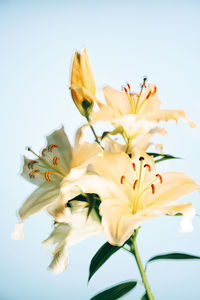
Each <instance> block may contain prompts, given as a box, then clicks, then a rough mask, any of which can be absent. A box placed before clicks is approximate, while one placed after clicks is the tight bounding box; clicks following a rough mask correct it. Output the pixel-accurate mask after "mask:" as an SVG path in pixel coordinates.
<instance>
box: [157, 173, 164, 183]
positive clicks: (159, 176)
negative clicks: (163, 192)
mask: <svg viewBox="0 0 200 300" xmlns="http://www.w3.org/2000/svg"><path fill="white" fill-rule="evenodd" d="M156 177H158V178H159V179H160V183H163V178H162V176H161V175H160V174H156Z"/></svg>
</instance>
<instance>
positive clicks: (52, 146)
mask: <svg viewBox="0 0 200 300" xmlns="http://www.w3.org/2000/svg"><path fill="white" fill-rule="evenodd" d="M54 148H58V145H56V144H51V145H49V146H48V151H49V152H52V151H53V149H54Z"/></svg>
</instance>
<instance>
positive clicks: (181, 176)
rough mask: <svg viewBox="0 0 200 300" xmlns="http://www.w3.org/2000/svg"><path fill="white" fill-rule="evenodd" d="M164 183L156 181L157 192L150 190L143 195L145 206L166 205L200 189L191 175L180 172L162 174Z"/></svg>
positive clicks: (142, 203)
mask: <svg viewBox="0 0 200 300" xmlns="http://www.w3.org/2000/svg"><path fill="white" fill-rule="evenodd" d="M161 175H162V180H163V183H162V184H160V183H159V181H158V180H157V182H155V194H154V195H153V194H152V193H151V191H150V190H148V191H146V192H145V193H146V194H145V193H144V194H143V195H142V197H141V200H140V202H141V205H142V206H143V207H151V208H152V209H153V208H154V206H155V207H156V206H164V205H167V204H169V203H172V202H174V201H176V200H178V199H179V198H182V197H184V196H186V195H188V194H190V193H192V192H195V191H197V190H199V189H200V185H199V184H197V183H196V182H195V181H194V180H193V179H192V178H191V177H190V176H189V175H187V174H186V173H180V172H166V173H163V174H161Z"/></svg>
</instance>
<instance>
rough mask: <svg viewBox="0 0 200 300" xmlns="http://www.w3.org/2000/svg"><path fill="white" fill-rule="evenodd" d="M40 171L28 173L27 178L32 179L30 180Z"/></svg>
mask: <svg viewBox="0 0 200 300" xmlns="http://www.w3.org/2000/svg"><path fill="white" fill-rule="evenodd" d="M39 172H40V171H39V170H33V171H31V172H30V173H29V177H30V178H31V179H32V178H35V174H36V173H39Z"/></svg>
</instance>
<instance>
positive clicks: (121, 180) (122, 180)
mask: <svg viewBox="0 0 200 300" xmlns="http://www.w3.org/2000/svg"><path fill="white" fill-rule="evenodd" d="M124 179H125V176H124V175H123V176H122V177H121V179H120V182H121V184H123V182H124Z"/></svg>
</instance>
